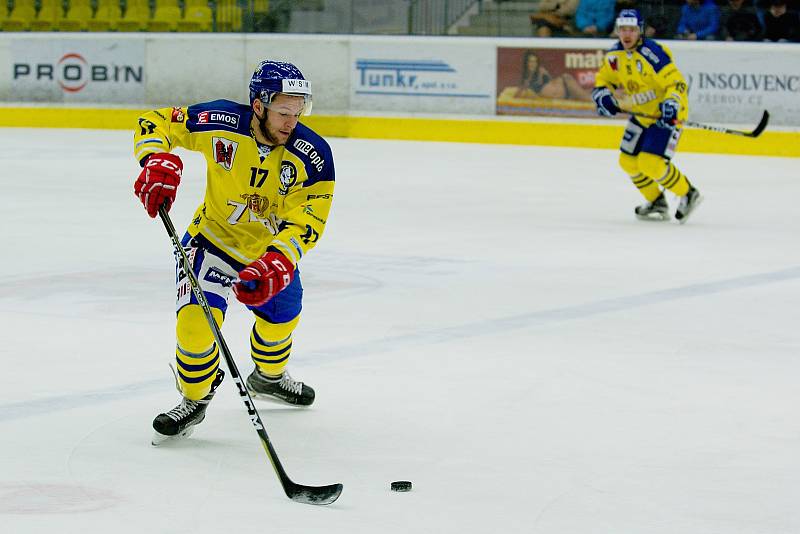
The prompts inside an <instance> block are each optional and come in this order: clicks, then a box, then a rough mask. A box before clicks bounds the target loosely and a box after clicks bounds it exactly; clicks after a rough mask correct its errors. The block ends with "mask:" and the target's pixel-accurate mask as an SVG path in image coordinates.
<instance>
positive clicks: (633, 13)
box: [615, 9, 644, 32]
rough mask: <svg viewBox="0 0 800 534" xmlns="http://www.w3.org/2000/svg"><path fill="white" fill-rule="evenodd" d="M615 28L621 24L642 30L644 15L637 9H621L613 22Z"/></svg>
mask: <svg viewBox="0 0 800 534" xmlns="http://www.w3.org/2000/svg"><path fill="white" fill-rule="evenodd" d="M615 26H616V27H617V28H619V27H621V26H636V27H638V28H639V31H640V32H644V17H642V14H641V13H639V10H638V9H622V10H620V12H619V15H617V20H616V23H615Z"/></svg>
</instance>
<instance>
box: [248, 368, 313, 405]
mask: <svg viewBox="0 0 800 534" xmlns="http://www.w3.org/2000/svg"><path fill="white" fill-rule="evenodd" d="M247 389H248V391H250V394H251V395H253V396H254V397H273V398H276V399H280V400H282V401H284V402H288V403H289V404H296V405H298V406H309V405H311V404H312V403H313V402H314V390H313V389H312V388H311V387H310V386H307V385H305V384H303V383H302V382H299V381H297V380H294V379H293V378H292V377H291V376H290V375H289V372H288V371H283V374H282V375H281V376H278V377H269V376H266V375H264V374H262V373H261V371H260V370H259V369H258V368H257V367H256V369H255V370H254V371H253V372H252V373H250V376H248V377H247Z"/></svg>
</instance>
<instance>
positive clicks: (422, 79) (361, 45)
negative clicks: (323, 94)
mask: <svg viewBox="0 0 800 534" xmlns="http://www.w3.org/2000/svg"><path fill="white" fill-rule="evenodd" d="M350 57H351V72H350V81H351V84H350V86H351V94H350V99H351V109H353V110H361V111H376V112H380V111H396V112H412V113H413V112H424V113H461V114H482V115H485V114H491V113H494V92H495V80H494V79H493V78H492V77H489V76H486V72H487V71H489V72H491V71H493V70H494V65H495V58H494V49H493V48H491V47H487V46H483V45H481V44H466V43H461V44H446V43H437V46H432V45H431V44H425V43H424V42H416V41H415V42H410V41H408V42H403V43H400V42H398V41H396V40H395V41H386V43H385V44H382V43H380V42H375V41H369V42H367V41H355V42H353V43H352V46H351V56H350Z"/></svg>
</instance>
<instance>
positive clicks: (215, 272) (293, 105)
mask: <svg viewBox="0 0 800 534" xmlns="http://www.w3.org/2000/svg"><path fill="white" fill-rule="evenodd" d="M310 110H311V84H310V82H309V81H308V80H306V79H305V78H304V77H303V74H302V73H301V72H300V70H299V69H297V67H295V66H294V65H292V64H291V63H283V62H277V61H264V62H262V63H261V64H260V65H259V66H258V68H257V69H256V71H255V72H254V73H253V76H252V78H251V80H250V103H249V104H247V105H244V104H237V103H235V102H230V101H227V100H215V101H212V102H205V103H201V104H195V105H192V106H188V107H175V108H164V109H158V110H154V111H150V112H148V113H145V114H143V115H142V116H141V117H140V118H139V123H138V127H137V128H136V131H135V134H134V154H135V156H136V159H137V160H138V161H139V163H140V164H141V166H142V170H141V173H140V174H139V176H138V178H137V180H136V183H135V186H134V191H135V193H136V195H137V196H138V197H139V199H140V200H141V201H142V203H143V204H144V206H145V209H146V210H147V212H148V214H149V215H150V216H151V217H155V216H156V214H157V212H158V209H159V207H160V206H162V205H163V206H165V207H166V208H167V209H169V207H170V206H171V204H172V202H173V201H174V199H175V194H176V191H177V188H178V185H179V183H180V179H181V173H182V171H183V163H182V162H181V159H180V157H179V156H178V155H176V154H174V153H172V150H173V149H174V148H176V147H181V148H184V149H188V150H191V151H196V152H199V153H201V154H202V155H203V156H204V157H205V160H206V167H207V172H206V192H205V198H204V199H203V202H202V203H201V204H200V206H199V207H198V208H197V210H196V212H195V214H194V216H193V217H192V220H191V222H190V224H189V228H188V231H187V233H186V235H185V237H184V238H183V245H184V247H185V248H186V250H187V253H188V256H189V259H190V261H191V262H192V268H193V270H194V273H195V275H196V277H197V279H198V281H199V283H200V286H201V288H202V290H203V293H204V294H205V297H206V299H207V300H208V303H209V306H210V307H211V310H212V314H213V315H214V317H215V319H216V321H217V323H218V324H221V323H222V321H223V318H224V316H225V312H226V310H227V306H228V305H227V299H228V296H229V293H230V290H231V287H232V288H233V291H234V293H235V295H236V298H237V299H238V300H239V301H240V302H242V303H243V304H245V305H246V306H247V307H248V309H250V310H251V311H252V312H253V315H254V316H255V317H254V324H253V328H252V330H251V332H250V352H251V356H252V359H253V362H254V363H255V370H254V371H253V372H252V373H251V374H250V376H248V377H247V381H246V386H247V388H248V389H249V390H250V392H251V393H252V394H253V395H254V396H259V395H266V396H271V397H275V398H278V399H280V400H283V401H285V402H288V403H290V404H296V405H309V404H311V403H312V402H313V401H314V397H315V394H314V390H313V389H312V388H311V387H309V386H308V385H306V384H304V383H302V382H299V381H296V380H294V379H292V377H291V376H290V375H289V373H288V372H287V370H286V364H287V361H288V359H289V355H290V354H291V348H292V332H293V331H294V328H295V326H297V323H298V321H299V318H300V311H301V307H302V296H303V287H302V284H301V282H300V273H299V271H298V269H297V266H298V263H299V261H300V259H301V258H302V257H303V256H304V255H305V254H306V253H307V252H308V251H309V250H310V249H311V248H313V247H314V246H315V245H316V243H317V241H318V240H319V238H320V236H321V235H322V233H323V230H324V228H325V224H326V222H327V218H328V212H329V210H330V207H331V201H332V198H333V186H334V167H333V158H332V155H331V150H330V147H329V146H328V143H327V142H326V141H325V140H324V139H323V138H322V137H320V136H319V135H317V134H316V133H314V131H312V130H311V129H310V128H308V127H307V126H304V125H303V124H301V123H299V122H298V119H299V117H300V116H301V115H303V114H308V113H309V112H310ZM176 283H177V327H176V337H177V344H176V349H175V357H176V360H175V362H176V378H177V381H178V384H179V386H180V391H181V393H182V395H183V399H182V401H181V403H180V404H179V405H178V406H176V407H175V408H173V409H172V410H169V411H167V412H165V413H162V414H159V415H158V416H157V417H156V418H155V420H154V421H153V428H154V429H155V431H156V434H155V437H154V440H153V444H159V443H161V442H163V441H165V440H167V439H171V438H175V437H181V436H186V435H188V434H189V432H191V430H192V427H194V426H195V425H197V424H198V423H200V422H201V421H202V420H203V418H204V417H205V411H206V408H207V406H208V403H209V402H210V400H211V398H212V397H213V396H214V392H215V390H216V388H217V387H218V386H219V385H220V383H221V382H222V379H223V378H224V373H223V371H222V369H220V368H219V359H220V358H219V348H218V347H217V346H216V343H215V342H214V338H213V335H212V333H211V329H210V328H209V325H208V323H207V322H206V319H205V315H204V313H203V310H202V308H201V307H200V306H199V305H198V302H197V299H196V297H195V295H194V294H193V292H192V291H191V289H190V285H189V281H188V278H187V275H186V273H184V272H182V270H181V269H180V267H179V269H178V273H177V282H176Z"/></svg>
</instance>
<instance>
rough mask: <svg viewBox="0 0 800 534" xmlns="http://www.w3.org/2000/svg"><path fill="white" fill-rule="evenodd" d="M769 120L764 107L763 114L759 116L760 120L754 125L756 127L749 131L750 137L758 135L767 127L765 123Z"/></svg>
mask: <svg viewBox="0 0 800 534" xmlns="http://www.w3.org/2000/svg"><path fill="white" fill-rule="evenodd" d="M768 122H769V111H767V110H766V109H765V110H764V114H763V115H762V116H761V121H760V122H759V123H758V126H756V129H755V130H753V131H752V132H750V137H758V136H759V135H761V132H763V131H764V129H765V128H766V127H767V123H768Z"/></svg>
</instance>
